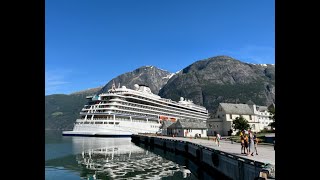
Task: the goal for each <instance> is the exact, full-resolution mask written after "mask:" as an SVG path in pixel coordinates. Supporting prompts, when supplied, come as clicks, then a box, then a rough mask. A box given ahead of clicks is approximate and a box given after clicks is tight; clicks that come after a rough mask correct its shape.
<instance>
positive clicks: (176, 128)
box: [167, 119, 207, 137]
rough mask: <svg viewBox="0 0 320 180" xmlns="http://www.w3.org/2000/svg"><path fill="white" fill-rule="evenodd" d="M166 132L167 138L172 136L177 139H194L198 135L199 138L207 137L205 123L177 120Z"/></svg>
mask: <svg viewBox="0 0 320 180" xmlns="http://www.w3.org/2000/svg"><path fill="white" fill-rule="evenodd" d="M167 130H168V135H169V136H172V135H173V134H174V135H175V136H177V137H195V135H196V134H198V135H200V136H201V137H207V125H206V122H205V121H196V120H190V119H179V120H178V121H177V122H175V123H174V124H172V125H170V126H169V127H168V128H167Z"/></svg>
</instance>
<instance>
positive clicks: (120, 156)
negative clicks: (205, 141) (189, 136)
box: [45, 131, 219, 180]
mask: <svg viewBox="0 0 320 180" xmlns="http://www.w3.org/2000/svg"><path fill="white" fill-rule="evenodd" d="M61 133H62V132H61V131H46V137H45V141H46V142H45V179H46V180H56V179H59V180H60V179H66V180H74V179H217V178H218V179H219V177H212V175H208V173H206V172H205V171H203V170H202V169H201V168H200V167H199V166H197V165H196V164H194V163H193V162H192V161H190V160H188V159H186V158H185V157H184V156H181V155H178V154H175V153H172V152H165V151H163V150H162V149H159V148H153V149H150V148H148V147H145V146H144V145H143V144H142V145H141V144H140V145H139V146H137V145H135V144H134V143H132V142H131V138H103V137H78V136H77V137H72V136H62V135H61ZM188 168H190V169H188ZM209 174H210V173H209ZM199 177H201V178H199Z"/></svg>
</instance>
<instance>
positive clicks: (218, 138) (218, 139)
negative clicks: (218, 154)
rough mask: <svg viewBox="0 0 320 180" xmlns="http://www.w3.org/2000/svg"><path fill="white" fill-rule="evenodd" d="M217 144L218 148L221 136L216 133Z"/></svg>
mask: <svg viewBox="0 0 320 180" xmlns="http://www.w3.org/2000/svg"><path fill="white" fill-rule="evenodd" d="M216 139H217V143H218V147H220V139H221V136H220V134H219V133H217V138H216Z"/></svg>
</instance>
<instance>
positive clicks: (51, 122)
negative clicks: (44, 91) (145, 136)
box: [45, 87, 101, 130]
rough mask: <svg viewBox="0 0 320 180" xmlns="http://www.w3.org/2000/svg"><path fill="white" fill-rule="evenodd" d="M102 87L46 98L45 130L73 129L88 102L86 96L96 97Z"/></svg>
mask: <svg viewBox="0 0 320 180" xmlns="http://www.w3.org/2000/svg"><path fill="white" fill-rule="evenodd" d="M100 89H101V87H98V88H92V89H88V90H84V91H80V92H76V93H72V94H70V95H66V94H53V95H48V96H46V97H45V128H46V129H55V130H56V129H60V130H62V129H72V128H73V123H74V121H75V120H76V119H77V117H78V116H79V112H80V110H81V109H82V108H83V105H84V104H86V103H87V102H88V100H87V99H86V96H88V95H94V94H95V93H97V91H99V90H100Z"/></svg>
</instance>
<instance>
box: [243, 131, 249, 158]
mask: <svg viewBox="0 0 320 180" xmlns="http://www.w3.org/2000/svg"><path fill="white" fill-rule="evenodd" d="M243 139H244V152H245V154H247V155H249V150H248V147H249V139H248V132H245V133H244V135H243ZM246 151H247V153H246Z"/></svg>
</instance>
